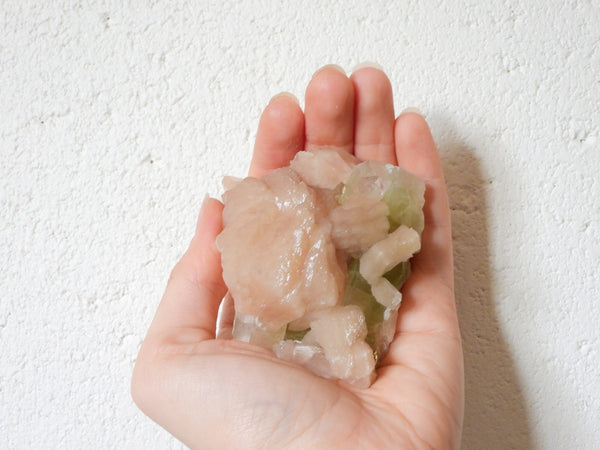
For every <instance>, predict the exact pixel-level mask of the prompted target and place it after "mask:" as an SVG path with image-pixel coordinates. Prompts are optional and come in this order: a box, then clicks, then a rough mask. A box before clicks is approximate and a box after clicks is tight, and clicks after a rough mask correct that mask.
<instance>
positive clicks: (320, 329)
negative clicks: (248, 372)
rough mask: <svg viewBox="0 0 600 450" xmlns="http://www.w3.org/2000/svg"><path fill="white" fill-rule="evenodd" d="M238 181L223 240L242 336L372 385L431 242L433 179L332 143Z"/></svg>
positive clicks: (330, 373)
mask: <svg viewBox="0 0 600 450" xmlns="http://www.w3.org/2000/svg"><path fill="white" fill-rule="evenodd" d="M226 184H227V187H226V189H227V190H226V192H225V193H224V194H223V201H224V204H225V208H224V210H223V226H224V228H223V231H222V232H221V234H220V235H219V236H218V237H217V246H218V248H219V250H220V251H221V260H222V265H223V278H224V280H225V283H226V284H227V287H228V289H229V292H230V294H231V296H232V298H233V301H234V305H235V312H236V315H235V320H234V325H233V337H234V338H236V339H239V340H243V341H246V342H250V343H252V344H255V345H260V346H262V347H265V348H269V349H271V350H272V351H274V353H275V354H276V355H277V356H278V357H280V358H282V359H286V360H289V361H293V362H296V363H298V364H300V365H303V366H305V367H306V368H308V369H310V370H311V371H313V372H314V373H316V374H318V375H321V376H323V377H326V378H333V379H342V380H345V381H347V382H349V383H352V384H354V385H356V386H359V387H368V386H369V385H370V384H371V382H372V381H373V379H374V377H375V367H376V364H377V362H378V361H379V360H381V358H382V357H383V356H384V354H385V352H386V351H387V348H388V346H389V344H390V342H391V340H392V339H393V336H394V331H395V323H396V317H397V314H398V308H399V306H400V301H401V299H402V296H401V294H400V292H399V289H400V287H401V285H402V284H403V283H404V281H405V280H406V278H407V276H408V275H409V272H410V265H409V262H408V260H409V258H410V257H411V256H412V255H413V254H414V253H415V252H417V251H419V249H420V233H421V231H422V229H423V223H424V221H423V212H422V207H423V203H424V196H423V194H424V190H425V189H424V184H423V182H422V181H421V180H419V179H418V178H417V177H415V176H414V175H412V174H410V173H408V172H406V171H404V170H403V169H401V168H399V167H396V166H392V165H385V164H381V163H379V162H376V161H366V162H362V163H361V162H360V161H359V160H357V159H356V158H355V157H353V156H352V155H350V154H348V153H344V152H341V151H339V150H335V149H328V148H321V149H317V150H314V151H311V152H299V153H298V154H297V155H296V157H295V158H294V160H293V161H292V162H291V163H290V166H289V167H284V168H281V169H277V170H274V171H273V172H270V173H269V174H267V175H265V176H263V177H262V178H261V179H256V178H251V177H248V178H245V179H243V180H232V179H227V180H226Z"/></svg>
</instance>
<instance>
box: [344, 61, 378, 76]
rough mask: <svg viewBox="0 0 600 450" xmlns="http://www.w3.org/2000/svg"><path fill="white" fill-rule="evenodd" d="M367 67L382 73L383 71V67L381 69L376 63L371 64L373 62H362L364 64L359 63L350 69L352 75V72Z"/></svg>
mask: <svg viewBox="0 0 600 450" xmlns="http://www.w3.org/2000/svg"><path fill="white" fill-rule="evenodd" d="M367 67H370V68H372V69H377V70H381V71H382V72H383V71H384V70H383V67H381V66H380V65H379V64H377V63H376V62H373V61H364V62H361V63H360V64H357V65H356V66H354V69H352V73H354V72H356V71H358V70H360V69H365V68H367Z"/></svg>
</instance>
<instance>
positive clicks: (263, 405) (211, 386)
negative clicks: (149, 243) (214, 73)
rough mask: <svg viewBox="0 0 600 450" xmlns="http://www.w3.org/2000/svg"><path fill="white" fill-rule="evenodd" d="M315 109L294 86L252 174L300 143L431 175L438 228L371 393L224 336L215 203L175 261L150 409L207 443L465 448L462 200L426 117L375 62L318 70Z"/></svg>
mask: <svg viewBox="0 0 600 450" xmlns="http://www.w3.org/2000/svg"><path fill="white" fill-rule="evenodd" d="M305 99H306V106H305V111H304V112H303V111H302V110H301V109H300V107H299V106H298V104H297V102H296V101H295V99H294V98H293V97H292V96H291V95H289V94H281V95H278V96H276V97H274V98H273V99H272V100H271V102H270V103H269V104H268V105H267V107H266V108H265V110H264V112H263V115H262V117H261V120H260V124H259V128H258V132H257V137H256V144H255V148H254V155H253V158H252V163H251V167H250V175H251V176H261V175H262V174H264V173H266V172H269V171H270V170H273V169H276V168H278V167H282V166H285V165H287V164H288V163H289V161H290V160H291V159H292V158H293V156H294V155H295V153H296V152H298V151H299V150H303V149H305V148H306V149H311V148H316V147H320V146H324V145H327V146H335V147H339V148H343V149H345V150H347V151H349V152H352V153H354V154H355V155H356V156H357V157H358V158H359V159H363V160H366V159H375V160H379V161H382V162H386V163H393V164H398V165H400V166H401V167H404V168H405V169H407V170H409V171H410V172H412V173H414V174H415V175H417V176H419V177H420V178H422V179H423V180H424V181H425V184H426V192H425V207H424V212H425V229H424V231H423V235H422V248H421V251H420V253H419V254H417V255H416V256H415V257H414V258H413V263H412V274H411V276H410V277H409V279H408V280H407V282H406V284H405V285H404V287H403V289H402V291H403V301H402V306H401V308H400V311H399V317H398V323H397V329H396V335H395V338H394V340H393V342H392V343H391V345H390V348H389V352H388V354H387V356H386V357H385V358H384V359H383V360H382V361H381V364H380V367H379V368H378V371H377V373H378V377H377V379H376V381H375V382H374V383H373V384H372V386H371V387H370V388H368V389H358V388H355V387H353V386H351V385H349V384H347V383H344V382H342V381H332V380H326V379H323V378H320V377H318V376H317V375H314V374H313V373H311V372H309V371H307V370H306V369H304V368H302V367H299V366H296V365H293V364H291V363H289V362H285V361H282V360H279V359H277V358H276V357H275V356H274V355H273V354H272V353H271V352H269V351H267V350H265V349H262V348H259V347H256V346H253V345H251V344H247V343H244V342H239V341H235V340H225V339H215V323H216V318H217V311H218V308H219V304H220V302H221V299H222V298H223V297H224V295H225V293H226V287H225V285H224V284H223V280H222V276H221V275H222V272H221V266H220V255H219V252H218V251H217V249H216V247H215V243H214V241H215V237H216V236H217V234H218V233H219V232H220V231H221V228H222V223H221V211H222V207H223V206H222V205H221V203H220V202H218V201H217V200H214V199H207V200H206V201H205V202H204V204H203V206H202V209H201V212H200V216H199V219H198V226H197V229H196V233H195V236H194V238H193V239H192V242H191V244H190V247H189V249H188V250H187V252H186V253H185V255H184V256H183V257H182V259H181V261H180V262H179V263H178V264H177V265H176V266H175V268H174V269H173V272H172V274H171V277H170V279H169V282H168V285H167V288H166V291H165V294H164V297H163V299H162V301H161V303H160V306H159V308H158V311H157V313H156V316H155V318H154V320H153V322H152V325H151V327H150V330H149V331H148V335H147V337H146V339H145V341H144V343H143V345H142V348H141V350H140V354H139V356H138V359H137V362H136V366H135V370H134V374H133V380H132V394H133V398H134V400H135V401H136V403H137V404H138V405H139V406H140V408H141V409H142V410H143V411H144V412H145V413H146V414H147V415H148V416H150V417H151V418H152V419H153V420H155V421H156V422H157V423H159V424H160V425H162V426H163V427H164V428H166V429H167V430H168V431H170V432H171V433H172V434H173V435H175V436H176V437H177V438H179V439H180V440H181V441H182V442H184V443H185V444H187V445H188V446H190V447H193V448H301V449H307V448H365V449H384V448H434V449H442V448H456V447H458V446H459V442H460V432H461V425H462V411H463V365H462V364H463V362H462V350H461V341H460V332H459V328H458V323H457V317H456V309H455V303H454V286H453V284H454V282H453V265H452V243H451V227H450V210H449V207H448V199H447V195H446V187H445V182H444V177H443V173H442V167H441V163H440V159H439V156H438V153H437V150H436V147H435V144H434V142H433V139H432V137H431V134H430V132H429V128H428V126H427V124H426V122H425V120H424V119H423V118H422V117H421V116H420V115H419V114H417V113H411V112H406V113H404V114H401V115H400V116H399V117H398V118H397V119H395V117H394V108H393V101H392V90H391V86H390V82H389V80H388V78H387V77H386V76H385V74H384V73H383V72H382V71H380V70H378V69H376V68H374V67H363V68H361V69H358V70H356V71H355V72H354V73H353V74H352V76H351V77H350V78H348V77H346V75H345V74H344V73H343V72H341V71H340V70H339V69H338V68H336V67H333V66H326V67H325V68H323V69H321V70H320V71H318V72H317V73H316V74H315V75H314V77H313V78H312V80H311V81H310V83H309V84H308V87H307V90H306V96H305Z"/></svg>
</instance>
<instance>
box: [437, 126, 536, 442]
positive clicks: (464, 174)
mask: <svg viewBox="0 0 600 450" xmlns="http://www.w3.org/2000/svg"><path fill="white" fill-rule="evenodd" d="M438 119H439V118H438ZM443 122H444V123H445V124H446V125H447V124H448V122H447V121H446V120H444V121H443ZM438 123H439V122H438ZM446 131H449V134H450V136H452V131H453V130H452V128H450V130H448V129H446ZM440 144H441V145H440V146H441V147H443V150H444V152H443V155H445V158H444V170H445V176H446V181H447V183H448V195H449V197H450V207H451V209H452V221H453V239H454V258H455V259H454V264H455V275H454V276H455V291H456V299H457V307H458V316H459V321H460V327H461V333H462V337H463V349H464V355H465V356H464V358H465V420H464V428H463V441H462V448H463V449H469V450H470V449H484V448H485V449H508V448H518V449H525V450H527V449H531V448H533V444H532V439H531V431H530V426H529V421H528V418H527V410H526V405H525V400H524V397H523V394H522V390H521V387H520V385H519V381H518V378H517V374H516V371H515V366H514V363H513V360H512V357H511V355H510V353H509V350H508V347H507V345H506V343H505V341H504V338H503V336H502V330H501V329H500V326H499V323H498V318H497V316H496V310H495V300H494V298H493V292H492V283H493V274H492V272H491V268H490V256H489V237H488V217H487V214H488V210H489V209H488V207H487V206H488V205H487V200H486V185H487V183H488V182H487V181H486V180H485V179H484V177H483V175H482V171H481V167H480V163H479V160H478V159H477V157H476V155H475V153H474V151H473V150H472V149H469V148H468V147H466V146H464V145H462V144H461V143H460V141H459V139H457V138H456V136H454V137H450V138H449V139H447V140H446V142H444V143H440Z"/></svg>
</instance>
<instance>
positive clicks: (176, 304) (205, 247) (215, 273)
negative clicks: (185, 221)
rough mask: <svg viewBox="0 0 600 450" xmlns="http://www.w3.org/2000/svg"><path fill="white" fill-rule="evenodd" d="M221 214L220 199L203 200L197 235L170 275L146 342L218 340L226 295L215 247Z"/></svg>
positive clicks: (179, 342)
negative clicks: (221, 306) (218, 323)
mask: <svg viewBox="0 0 600 450" xmlns="http://www.w3.org/2000/svg"><path fill="white" fill-rule="evenodd" d="M222 211H223V205H222V203H221V202H219V201H218V200H215V199H212V198H208V197H207V198H206V199H205V200H204V202H203V204H202V208H201V210H200V214H199V217H198V224H197V226H196V233H195V235H194V237H193V239H192V242H191V243H190V246H189V248H188V249H187V251H186V252H185V254H184V255H183V257H182V258H181V260H180V261H179V262H178V263H177V265H176V266H175V267H174V269H173V271H172V272H171V276H170V277H169V281H168V283H167V288H166V290H165V294H164V296H163V298H162V300H161V302H160V305H159V307H158V310H157V312H156V315H155V317H154V320H153V321H152V324H151V326H150V329H149V331H148V337H147V338H146V339H147V340H148V339H152V340H154V338H157V339H158V343H161V344H167V345H168V344H195V343H198V342H200V341H203V340H206V339H212V338H214V337H215V324H216V319H217V311H218V308H219V303H220V302H221V299H222V298H223V296H224V295H225V292H226V287H225V284H224V282H223V278H222V269H221V254H220V253H219V251H218V250H217V247H216V245H215V238H216V237H217V235H218V234H219V233H220V232H221V230H222V228H223V224H222V218H221V215H222Z"/></svg>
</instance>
